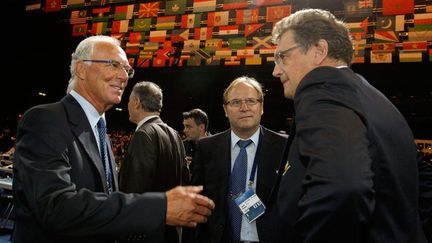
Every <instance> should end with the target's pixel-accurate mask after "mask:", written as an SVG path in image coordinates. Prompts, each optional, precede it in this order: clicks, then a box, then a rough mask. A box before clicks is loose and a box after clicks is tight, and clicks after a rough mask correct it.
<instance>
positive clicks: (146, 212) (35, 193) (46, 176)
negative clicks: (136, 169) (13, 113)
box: [13, 109, 166, 237]
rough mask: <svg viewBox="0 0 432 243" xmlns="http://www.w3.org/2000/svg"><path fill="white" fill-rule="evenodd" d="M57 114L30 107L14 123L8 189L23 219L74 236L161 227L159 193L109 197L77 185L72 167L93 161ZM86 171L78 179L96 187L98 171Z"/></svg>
mask: <svg viewBox="0 0 432 243" xmlns="http://www.w3.org/2000/svg"><path fill="white" fill-rule="evenodd" d="M59 112H61V109H57V110H54V112H53V111H52V110H48V109H33V110H30V111H29V112H27V113H26V114H25V115H24V116H23V118H22V120H21V121H20V123H19V126H18V133H17V144H16V153H15V155H16V157H15V162H14V184H13V193H14V203H15V205H16V207H15V209H16V214H17V215H20V219H21V220H22V219H24V221H22V223H26V220H30V219H31V220H34V221H36V222H38V225H40V227H42V228H43V229H44V230H46V231H50V232H55V233H56V234H59V235H65V236H66V235H67V236H76V237H79V236H98V237H100V236H105V237H118V236H125V235H128V234H135V233H142V234H153V233H154V232H157V231H159V230H160V229H161V227H164V226H165V212H166V197H165V194H164V193H148V194H142V195H138V194H124V193H120V192H113V193H111V194H109V195H108V194H106V193H101V192H95V191H92V190H91V189H88V187H86V186H85V185H84V186H83V185H81V186H80V188H77V186H76V184H75V183H76V182H77V181H74V180H72V178H71V174H72V171H73V170H80V168H79V165H84V164H87V163H92V162H91V161H89V160H88V155H87V154H86V153H84V152H83V150H82V148H81V144H79V143H77V140H75V138H74V136H73V135H72V134H71V130H70V129H68V122H67V121H66V119H65V116H62V115H58V113H59ZM88 132H90V133H91V130H87V131H84V132H83V133H88ZM82 135H83V134H80V136H82ZM90 145H91V144H89V145H88V146H90ZM72 164H74V167H73V166H71V165H72ZM85 173H88V174H84V175H82V178H81V179H79V180H80V183H88V184H94V185H97V183H98V181H97V180H100V179H99V175H98V174H97V173H96V174H95V173H94V172H93V174H91V173H92V172H88V171H86V172H85ZM95 178H96V179H95Z"/></svg>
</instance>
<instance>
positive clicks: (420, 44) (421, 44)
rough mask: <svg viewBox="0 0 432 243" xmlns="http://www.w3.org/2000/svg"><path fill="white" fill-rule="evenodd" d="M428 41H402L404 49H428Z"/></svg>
mask: <svg viewBox="0 0 432 243" xmlns="http://www.w3.org/2000/svg"><path fill="white" fill-rule="evenodd" d="M427 47H428V42H427V41H406V42H403V43H402V49H403V50H404V51H427Z"/></svg>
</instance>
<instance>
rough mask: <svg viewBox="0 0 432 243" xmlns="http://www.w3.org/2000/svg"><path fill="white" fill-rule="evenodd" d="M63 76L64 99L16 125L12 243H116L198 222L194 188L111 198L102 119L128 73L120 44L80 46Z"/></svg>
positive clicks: (206, 204)
mask: <svg viewBox="0 0 432 243" xmlns="http://www.w3.org/2000/svg"><path fill="white" fill-rule="evenodd" d="M70 72H71V79H70V82H69V86H68V93H67V95H66V96H65V97H64V98H63V99H62V100H61V101H59V102H56V103H52V104H44V105H39V106H35V107H33V108H31V109H30V110H28V111H27V112H26V113H25V114H24V115H23V117H22V118H21V120H20V122H19V124H18V132H17V142H16V152H15V161H14V178H13V199H14V205H15V229H14V232H13V242H115V241H116V239H128V238H130V237H134V236H136V235H138V236H140V237H141V236H142V237H145V236H151V235H154V234H156V232H157V233H158V234H160V233H162V232H163V229H164V227H165V224H168V225H183V226H190V227H193V226H196V225H197V224H198V223H202V222H205V221H206V218H207V216H208V215H209V214H210V213H211V210H212V208H213V207H214V204H213V202H212V201H211V200H209V199H208V198H206V197H204V196H202V195H199V194H198V193H199V192H200V190H201V189H202V188H200V187H176V188H174V189H172V190H170V191H167V192H165V193H164V192H161V193H144V194H125V193H121V192H119V191H118V182H117V174H116V170H115V166H114V165H115V163H114V162H115V161H114V155H113V152H112V145H111V142H110V141H109V139H108V136H107V134H106V126H105V112H106V111H107V110H108V109H110V108H111V107H112V106H113V105H115V104H118V103H120V100H121V97H122V94H123V92H124V89H125V87H126V85H127V82H128V79H129V78H130V77H132V76H133V74H134V72H133V69H132V68H131V67H130V66H129V64H128V61H127V57H126V53H125V52H124V51H123V49H122V48H121V47H120V42H119V41H118V40H117V39H115V38H112V37H107V36H91V37H88V38H86V39H84V40H83V41H81V42H80V44H79V45H78V47H77V48H76V50H75V52H74V53H73V54H72V62H71V65H70ZM133 240H137V239H133ZM138 240H139V239H138Z"/></svg>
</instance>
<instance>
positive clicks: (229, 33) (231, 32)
mask: <svg viewBox="0 0 432 243" xmlns="http://www.w3.org/2000/svg"><path fill="white" fill-rule="evenodd" d="M238 34H239V29H238V26H237V25H230V26H221V27H219V32H218V35H219V37H234V36H237V35H238Z"/></svg>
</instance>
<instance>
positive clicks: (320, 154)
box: [270, 67, 432, 243]
mask: <svg viewBox="0 0 432 243" xmlns="http://www.w3.org/2000/svg"><path fill="white" fill-rule="evenodd" d="M294 106H295V112H296V116H295V122H296V127H297V129H296V131H295V135H294V134H292V137H291V138H293V142H292V145H291V147H290V148H289V153H288V161H282V162H283V163H282V164H281V167H280V168H281V172H283V173H280V174H279V176H281V180H280V184H279V185H278V187H279V189H278V190H274V193H273V194H272V196H271V197H272V199H273V200H276V204H275V207H273V208H272V212H271V213H270V215H271V216H270V217H271V218H272V222H273V224H274V225H275V226H277V227H276V228H275V229H276V231H275V233H274V235H275V236H276V239H275V240H274V241H273V242H294V243H295V242H333V243H337V242H341V243H342V242H344V243H346V242H350V243H355V242H364V243H375V242H376V243H382V242H392V243H399V242H400V243H402V242H403V243H408V242H416V243H422V242H425V238H424V233H423V232H422V227H421V223H420V217H419V188H420V184H419V180H420V177H419V171H418V168H419V167H418V166H419V163H418V155H417V151H416V145H415V143H414V137H413V135H412V133H411V130H410V128H409V126H408V124H407V122H406V121H405V119H404V118H403V116H402V115H401V114H400V113H399V111H398V110H397V109H396V108H395V107H394V106H393V104H392V103H391V102H390V101H389V100H388V99H387V98H386V97H385V96H384V95H383V94H382V93H380V92H379V91H378V90H376V89H375V88H374V87H372V86H371V85H370V84H369V83H368V82H367V81H366V80H365V79H364V78H362V77H361V76H359V75H357V74H355V73H354V72H353V71H352V70H351V69H349V68H342V69H338V68H333V67H320V68H316V69H315V70H313V71H311V72H310V73H309V74H307V75H306V76H305V77H304V79H303V80H302V81H301V82H300V85H299V86H298V89H297V91H296V94H295V97H294ZM426 178H429V180H430V179H431V176H430V174H429V176H427V177H426ZM431 185H432V183H431V181H429V188H428V189H426V190H428V191H429V202H430V199H431V196H430V195H431V194H430V193H431V191H432V189H431ZM275 188H277V186H276V187H275ZM276 193H277V194H276ZM427 207H428V210H427V211H429V212H431V207H432V205H431V204H429V205H428V206H427Z"/></svg>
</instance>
